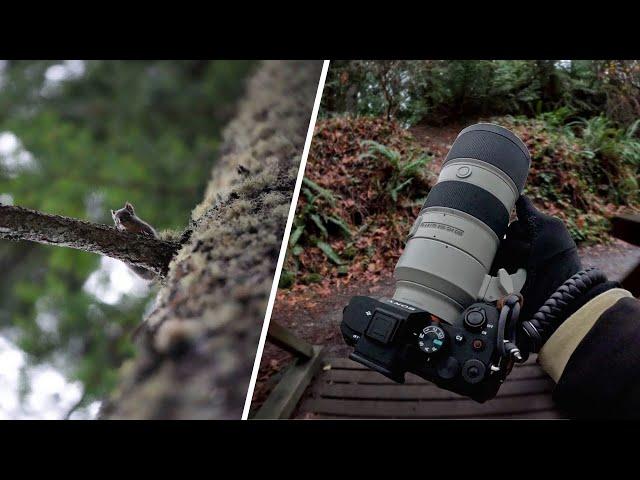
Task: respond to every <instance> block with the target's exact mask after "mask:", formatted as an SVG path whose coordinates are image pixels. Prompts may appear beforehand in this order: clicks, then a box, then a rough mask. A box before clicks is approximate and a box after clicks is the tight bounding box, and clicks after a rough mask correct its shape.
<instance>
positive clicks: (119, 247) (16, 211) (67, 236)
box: [0, 205, 180, 277]
mask: <svg viewBox="0 0 640 480" xmlns="http://www.w3.org/2000/svg"><path fill="white" fill-rule="evenodd" d="M0 239H6V240H28V241H30V242H36V243H43V244H45V245H56V246H61V247H69V248H75V249H77V250H84V251H85V252H92V253H99V254H101V255H106V256H108V257H112V258H117V259H118V260H122V261H124V262H126V263H128V264H130V265H134V266H139V267H144V268H146V269H148V270H151V271H153V272H155V273H156V274H158V275H160V276H162V277H164V276H165V275H166V273H167V270H168V266H169V262H170V261H171V259H172V258H173V256H174V255H175V254H176V252H177V250H178V248H179V247H180V244H178V243H175V242H167V241H164V240H158V239H155V238H151V237H144V236H141V235H136V234H133V233H129V232H123V231H120V230H116V229H115V228H114V227H109V226H107V225H102V224H97V223H91V222H85V221H83V220H78V219H75V218H70V217H63V216H60V215H49V214H47V213H42V212H38V211H35V210H29V209H27V208H22V207H15V206H8V205H0Z"/></svg>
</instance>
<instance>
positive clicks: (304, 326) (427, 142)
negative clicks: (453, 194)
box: [251, 124, 640, 411]
mask: <svg viewBox="0 0 640 480" xmlns="http://www.w3.org/2000/svg"><path fill="white" fill-rule="evenodd" d="M463 126H464V125H456V124H450V125H447V126H445V127H431V126H422V125H421V126H416V127H413V128H412V129H411V130H410V132H411V134H412V135H413V136H414V138H415V139H416V141H417V142H418V143H419V144H420V146H421V147H422V148H424V149H425V150H426V151H427V152H430V153H431V154H433V156H434V158H435V159H436V160H435V161H434V162H433V163H432V168H433V170H434V171H435V172H436V173H437V172H439V171H440V167H441V163H442V160H443V159H444V157H445V155H446V153H447V152H448V150H449V149H450V147H451V144H452V143H453V141H454V140H455V138H456V136H457V134H458V132H460V130H461V129H462V128H463ZM579 253H580V257H581V259H582V262H583V264H584V265H585V266H587V265H593V266H596V267H598V268H600V269H601V270H603V271H604V272H605V273H606V274H607V275H608V276H609V278H610V279H612V280H618V279H620V278H623V277H624V276H625V274H626V273H627V272H629V271H630V270H631V269H632V268H633V267H635V265H636V264H638V263H640V248H638V247H635V246H633V245H630V244H628V243H625V242H623V241H620V240H613V241H611V242H610V243H606V244H603V245H591V246H584V247H580V248H579ZM393 291H394V280H393V271H392V270H390V271H385V272H381V274H380V275H379V277H378V278H377V279H376V280H375V281H373V282H362V281H351V282H339V283H338V284H337V285H335V286H334V288H326V287H324V288H323V287H321V286H319V285H310V286H309V288H305V289H295V290H293V291H288V290H279V291H278V296H277V298H276V303H275V306H274V310H273V313H272V317H271V321H272V322H276V323H279V324H280V325H283V326H285V327H287V328H289V329H291V330H292V331H293V332H294V333H295V334H296V335H297V336H299V337H300V338H302V339H304V340H306V341H307V342H309V343H311V344H314V345H323V346H324V347H325V355H329V356H334V357H335V356H345V357H346V356H347V355H348V353H349V351H350V349H349V347H347V346H346V345H345V344H344V342H343V340H342V336H341V334H340V328H339V326H340V321H341V319H342V309H343V308H344V306H345V305H347V303H348V302H349V299H350V298H351V297H352V296H354V295H371V296H377V297H380V296H390V295H392V294H393ZM291 360H292V357H291V356H290V355H289V354H288V353H286V352H284V351H282V350H281V349H279V348H277V347H275V346H274V345H271V344H269V343H267V344H266V345H265V348H264V352H263V356H262V361H261V364H260V370H259V373H258V379H257V382H256V387H255V390H254V395H253V401H252V408H251V409H252V411H255V410H256V409H257V408H259V406H260V405H261V404H262V402H263V401H264V400H265V398H266V397H267V395H268V393H269V391H270V390H271V389H272V388H273V386H274V384H275V383H276V382H277V380H278V379H279V375H278V373H279V372H281V371H282V369H283V367H286V366H287V365H288V364H289V363H290V362H291Z"/></svg>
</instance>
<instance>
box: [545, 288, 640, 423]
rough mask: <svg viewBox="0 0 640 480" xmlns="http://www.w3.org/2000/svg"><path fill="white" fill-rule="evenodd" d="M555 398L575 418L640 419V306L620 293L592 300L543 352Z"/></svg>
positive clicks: (628, 295)
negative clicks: (553, 383)
mask: <svg viewBox="0 0 640 480" xmlns="http://www.w3.org/2000/svg"><path fill="white" fill-rule="evenodd" d="M538 361H539V362H540V365H541V366H542V368H543V369H544V370H545V371H546V372H547V373H548V374H549V375H550V376H551V377H552V378H553V379H554V380H555V382H556V387H555V389H554V392H553V398H554V400H555V401H556V403H557V404H558V406H559V407H560V408H561V409H563V410H564V411H565V412H566V413H567V414H568V415H569V416H572V417H577V418H585V417H586V418H640V301H638V300H637V299H635V298H633V296H632V295H631V293H629V292H628V291H627V290H624V289H621V288H614V289H611V290H607V291H606V292H604V293H602V294H600V295H598V296H597V297H595V298H593V299H592V300H590V301H589V302H588V303H586V304H585V305H584V306H583V307H582V308H580V309H579V310H578V311H576V312H575V313H574V314H573V315H571V316H570V317H569V318H568V319H567V320H566V321H565V322H564V323H563V324H562V325H561V326H560V327H558V329H557V330H556V331H555V332H554V334H553V335H552V336H551V338H549V340H548V341H547V342H546V343H545V344H544V346H543V347H542V349H541V350H540V354H539V356H538Z"/></svg>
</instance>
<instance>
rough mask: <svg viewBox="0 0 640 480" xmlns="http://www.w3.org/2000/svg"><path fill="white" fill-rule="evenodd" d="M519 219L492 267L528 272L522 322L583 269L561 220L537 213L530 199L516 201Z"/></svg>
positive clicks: (513, 224) (524, 288)
mask: <svg viewBox="0 0 640 480" xmlns="http://www.w3.org/2000/svg"><path fill="white" fill-rule="evenodd" d="M516 213H517V215H518V220H516V221H514V222H512V223H511V224H510V225H509V228H508V230H507V235H506V238H505V239H504V240H502V242H501V243H500V247H499V248H498V252H497V254H496V257H495V260H494V262H493V267H492V275H496V272H497V271H498V269H499V268H504V269H506V270H507V272H509V273H514V272H515V271H516V270H517V269H518V268H524V269H525V270H526V271H527V281H526V282H525V284H524V287H523V288H522V291H521V293H522V297H523V299H524V301H523V305H522V310H521V312H520V319H521V320H529V319H530V318H531V317H532V316H533V314H534V313H536V312H537V311H538V309H539V308H540V307H541V306H542V305H543V304H544V302H545V301H546V300H547V299H548V298H549V297H550V296H551V294H552V293H553V292H555V290H556V289H557V288H558V287H559V286H560V285H562V283H563V282H564V281H565V280H567V279H568V278H569V277H571V276H572V275H573V274H574V273H576V272H578V271H579V270H581V269H582V264H581V262H580V258H579V257H578V250H577V248H576V244H575V242H574V241H573V239H572V238H571V235H570V234H569V231H568V230H567V227H565V225H564V223H563V222H562V220H560V219H559V218H555V217H552V216H549V215H545V214H544V213H541V212H540V211H538V210H537V209H536V208H535V207H534V206H533V203H531V200H529V198H527V197H525V196H524V195H521V196H520V198H518V201H517V202H516Z"/></svg>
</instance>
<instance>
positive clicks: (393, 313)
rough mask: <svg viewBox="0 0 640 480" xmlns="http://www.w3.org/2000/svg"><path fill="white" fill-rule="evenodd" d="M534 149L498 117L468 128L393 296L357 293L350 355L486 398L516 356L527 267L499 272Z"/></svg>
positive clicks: (398, 374)
mask: <svg viewBox="0 0 640 480" xmlns="http://www.w3.org/2000/svg"><path fill="white" fill-rule="evenodd" d="M530 163H531V157H530V155H529V151H528V150H527V148H526V146H525V145H524V143H523V142H522V141H521V140H520V139H519V138H518V137H517V136H516V135H515V134H514V133H513V132H511V131H509V130H507V129H505V128H503V127H500V126H498V125H494V124H489V123H479V124H476V125H472V126H470V127H467V128H465V129H464V130H462V131H461V132H460V134H459V135H458V137H457V138H456V140H455V142H454V143H453V145H452V146H451V149H450V151H449V153H448V155H447V157H446V158H445V160H444V163H443V166H442V170H441V172H440V176H439V177H438V182H437V183H436V184H435V185H434V187H433V188H432V189H431V191H430V192H429V195H428V196H427V199H426V201H425V204H424V206H423V208H422V210H421V211H420V214H419V216H418V218H417V219H416V220H415V222H414V224H413V226H412V228H411V230H410V232H409V237H408V240H407V243H406V246H405V249H404V252H403V253H402V255H401V257H400V259H399V260H398V263H397V265H396V268H395V271H394V278H395V281H396V285H395V286H396V289H395V293H394V294H393V296H392V297H391V298H380V299H375V298H370V297H366V296H357V297H353V298H352V299H351V301H350V302H349V304H348V305H347V306H346V307H345V309H344V311H343V319H342V323H341V331H342V335H343V338H344V340H345V342H346V343H347V344H348V345H350V346H352V347H354V350H353V352H352V353H351V354H350V356H349V358H351V359H352V360H355V361H357V362H359V363H361V364H363V365H365V366H367V367H368V368H371V369H372V370H375V371H377V372H380V373H381V374H383V375H385V376H387V377H389V378H391V379H392V380H394V381H396V382H400V383H402V382H404V375H405V373H406V372H411V373H414V374H416V375H419V376H420V377H422V378H424V379H426V380H429V381H432V382H433V383H435V384H436V385H438V386H440V387H442V388H445V389H447V390H450V391H453V392H456V393H459V394H461V395H465V396H468V397H470V398H473V399H474V400H477V401H479V402H484V401H486V400H488V399H490V398H493V397H494V396H495V395H496V393H497V391H498V389H499V387H500V384H501V383H502V382H503V381H504V379H505V378H506V376H507V375H508V373H509V372H510V371H511V368H512V367H513V365H514V363H515V362H522V361H524V360H525V359H526V356H527V351H526V349H523V350H522V351H521V349H520V348H519V347H518V338H517V336H518V335H517V332H518V331H519V328H518V327H519V325H518V321H519V319H518V314H519V311H520V305H521V303H522V300H523V299H522V296H521V295H520V294H519V292H520V289H521V288H522V286H523V285H524V282H525V281H526V271H525V270H523V269H520V270H518V271H517V272H515V273H512V274H509V273H508V272H506V271H505V270H504V269H500V270H498V272H497V275H495V276H491V275H490V272H491V271H492V263H493V260H494V257H495V255H496V251H497V249H498V246H499V245H500V241H501V239H503V238H504V235H505V233H506V231H507V227H508V224H509V217H510V213H511V211H512V209H513V207H514V205H515V202H516V200H517V199H518V197H519V195H520V193H521V192H522V190H523V188H524V185H525V182H526V178H527V175H528V172H529V166H530Z"/></svg>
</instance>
